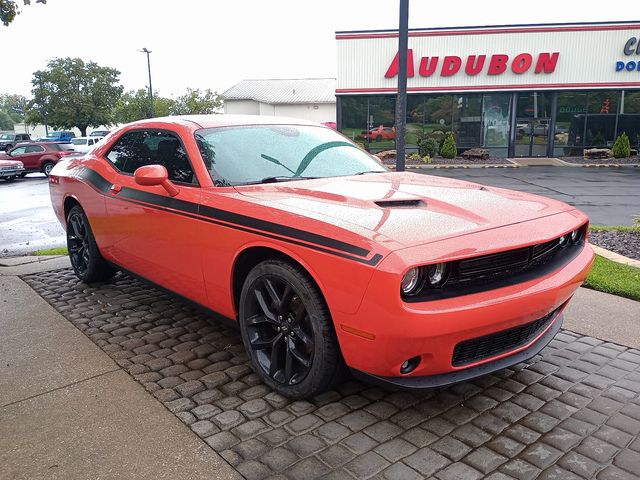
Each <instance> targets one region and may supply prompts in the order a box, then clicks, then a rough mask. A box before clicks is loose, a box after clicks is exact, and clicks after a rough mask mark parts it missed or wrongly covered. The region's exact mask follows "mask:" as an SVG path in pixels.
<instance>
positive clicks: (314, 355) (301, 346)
mask: <svg viewBox="0 0 640 480" xmlns="http://www.w3.org/2000/svg"><path fill="white" fill-rule="evenodd" d="M239 317H240V319H239V320H240V331H241V334H242V340H243V342H244V345H245V348H246V349H247V352H248V354H249V358H250V360H251V364H252V366H253V368H254V370H255V371H256V372H257V373H258V374H259V375H260V376H261V377H262V378H263V380H264V381H265V383H267V384H268V385H269V386H270V387H271V388H273V389H274V390H276V391H277V392H278V393H280V394H282V395H285V396H287V397H291V398H304V397H309V396H313V395H316V394H318V393H321V392H323V391H325V390H328V389H329V388H331V386H332V385H333V384H334V382H335V380H336V378H337V376H338V373H339V372H341V368H340V367H341V356H340V352H339V347H338V341H337V339H336V335H335V332H334V330H333V323H332V321H331V316H330V314H329V311H328V309H327V307H326V305H325V302H324V299H323V298H322V295H321V294H320V292H319V290H318V288H317V287H316V286H315V284H314V283H313V282H312V281H311V279H310V278H309V277H308V275H307V274H306V273H305V272H303V271H302V270H301V269H300V268H299V267H297V266H295V265H293V264H291V263H289V262H286V261H282V260H266V261H264V262H262V263H260V264H258V265H257V266H255V267H254V268H253V270H251V272H249V275H247V278H246V280H245V282H244V285H243V287H242V293H241V295H240V312H239Z"/></svg>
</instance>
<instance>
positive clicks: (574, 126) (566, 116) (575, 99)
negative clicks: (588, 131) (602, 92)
mask: <svg viewBox="0 0 640 480" xmlns="http://www.w3.org/2000/svg"><path fill="white" fill-rule="evenodd" d="M586 118H587V94H586V93H584V92H558V106H557V109H556V129H555V147H554V155H556V156H582V149H583V147H584V135H585V127H586Z"/></svg>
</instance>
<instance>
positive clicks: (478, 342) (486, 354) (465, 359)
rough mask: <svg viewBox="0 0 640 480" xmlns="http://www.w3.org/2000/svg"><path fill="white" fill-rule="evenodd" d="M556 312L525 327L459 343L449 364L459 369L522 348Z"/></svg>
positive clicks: (541, 329) (540, 330)
mask: <svg viewBox="0 0 640 480" xmlns="http://www.w3.org/2000/svg"><path fill="white" fill-rule="evenodd" d="M556 312H557V310H554V311H553V312H551V313H549V314H547V315H545V316H544V317H542V318H539V319H538V320H534V321H533V322H530V323H527V324H526V325H520V326H519V327H514V328H510V329H509V330H503V331H501V332H497V333H492V334H491V335H486V336H484V337H478V338H472V339H471V340H465V341H464V342H460V343H459V344H457V345H456V348H455V349H454V350H453V359H452V361H451V364H452V365H453V366H454V367H461V366H463V365H467V364H469V363H474V362H478V361H480V360H484V359H486V358H491V357H495V356H496V355H500V354H502V353H506V352H509V351H511V350H515V349H516V348H519V347H522V346H523V345H526V344H527V343H529V342H530V341H531V340H533V339H534V338H535V337H536V336H538V335H539V334H540V332H542V331H543V330H544V329H545V328H546V327H547V326H548V325H549V324H550V323H551V321H552V320H553V318H554V317H555V314H556Z"/></svg>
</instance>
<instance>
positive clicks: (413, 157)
mask: <svg viewBox="0 0 640 480" xmlns="http://www.w3.org/2000/svg"><path fill="white" fill-rule="evenodd" d="M407 159H408V160H413V161H414V162H419V161H420V160H422V157H421V156H420V154H419V153H418V152H413V153H412V154H411V155H409V156H408V157H407Z"/></svg>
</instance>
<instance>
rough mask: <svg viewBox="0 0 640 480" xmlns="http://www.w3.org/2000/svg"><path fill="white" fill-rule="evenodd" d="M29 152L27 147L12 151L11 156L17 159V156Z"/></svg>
mask: <svg viewBox="0 0 640 480" xmlns="http://www.w3.org/2000/svg"><path fill="white" fill-rule="evenodd" d="M26 150H27V147H18V148H14V149H13V150H11V156H12V157H15V156H16V155H23V154H24V153H25V152H26Z"/></svg>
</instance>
